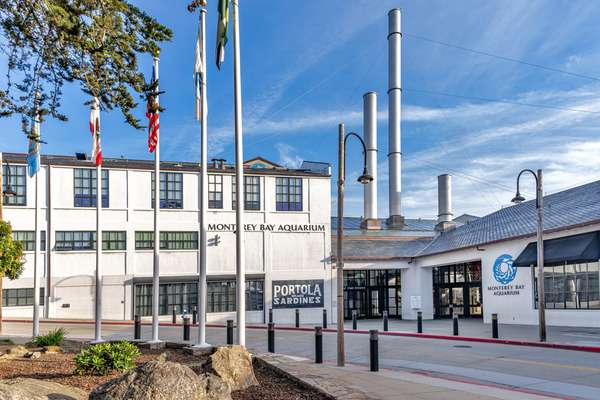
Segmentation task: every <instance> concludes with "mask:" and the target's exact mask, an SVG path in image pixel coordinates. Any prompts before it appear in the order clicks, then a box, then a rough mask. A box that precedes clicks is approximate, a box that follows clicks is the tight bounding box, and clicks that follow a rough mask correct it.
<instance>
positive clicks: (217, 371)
mask: <svg viewBox="0 0 600 400" xmlns="http://www.w3.org/2000/svg"><path fill="white" fill-rule="evenodd" d="M203 367H204V371H205V372H208V373H211V374H214V375H216V376H218V377H220V378H221V379H223V380H224V381H225V382H227V383H228V384H229V386H230V387H231V391H235V390H244V389H247V388H249V387H251V386H255V385H258V381H257V380H256V377H255V376H254V368H253V367H252V357H250V353H248V350H246V347H244V346H230V347H219V348H218V349H217V351H215V352H214V354H213V355H211V356H210V357H209V359H208V360H206V362H205V363H204V365H203Z"/></svg>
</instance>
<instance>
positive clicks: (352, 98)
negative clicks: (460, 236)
mask: <svg viewBox="0 0 600 400" xmlns="http://www.w3.org/2000/svg"><path fill="white" fill-rule="evenodd" d="M239 1H240V18H241V22H240V32H241V40H240V44H241V46H240V47H241V61H242V99H243V100H242V107H243V132H244V145H245V148H244V159H250V158H253V157H255V156H261V157H263V158H266V159H269V160H271V161H274V162H276V163H279V164H281V165H284V166H286V167H290V168H295V167H299V166H300V163H301V162H302V160H311V161H323V162H328V163H331V167H332V180H331V181H332V187H331V193H332V202H333V204H332V215H335V213H336V204H335V199H336V195H337V188H336V186H335V184H336V181H337V151H338V149H337V130H338V124H339V123H344V124H345V126H346V131H347V132H350V131H354V132H358V133H360V134H361V135H362V129H363V128H362V108H363V104H362V97H363V94H364V93H366V92H369V91H375V92H377V93H378V144H379V156H378V164H379V170H378V174H379V182H378V196H379V204H378V213H379V217H387V216H388V202H387V198H388V182H387V176H388V166H387V165H388V162H387V156H386V155H387V150H388V146H387V135H388V125H387V106H388V101H387V89H388V84H387V60H388V49H387V40H386V37H387V32H388V25H387V24H388V16H387V15H388V12H389V10H391V9H393V8H401V9H402V33H403V38H402V89H403V93H402V153H403V156H402V157H403V158H402V214H403V215H404V216H406V217H408V218H419V217H421V218H435V217H436V215H437V176H438V175H440V174H443V173H450V174H452V175H453V178H452V179H453V180H452V185H453V212H454V215H455V216H458V215H460V214H463V213H469V214H475V215H485V214H488V213H490V212H493V211H495V210H497V209H499V208H501V207H506V206H508V205H510V199H511V198H512V197H513V196H514V191H515V186H516V177H517V175H518V173H519V172H520V171H521V170H522V169H524V168H530V169H533V170H537V169H539V168H542V169H543V171H544V190H545V192H546V193H554V192H556V191H559V190H563V189H566V188H570V187H573V186H576V185H579V184H583V183H587V182H591V181H594V180H597V179H599V178H600V161H599V157H598V155H599V154H600V135H598V128H597V127H598V125H599V123H600V96H599V95H600V70H599V67H598V66H599V65H600V42H599V41H598V37H600V25H599V24H598V21H599V20H600V3H598V2H591V1H579V0H574V1H557V0H546V1H536V0H533V1H498V0H497V1H493V2H486V1H475V0H456V1H441V0H437V1H430V0H419V1H414V0H413V1H388V0H377V1H372V0H370V1H360V0H352V1H347V0H346V1H343V0H330V1H326V2H324V1H315V0H306V1H303V2H295V1H266V0H239ZM134 3H135V4H137V5H138V6H140V7H141V8H143V9H144V10H145V11H147V12H148V14H150V15H151V16H153V17H155V18H157V19H158V20H159V21H160V22H161V23H163V24H164V25H167V26H168V27H170V28H171V29H173V32H174V36H173V41H172V42H171V43H166V44H165V45H164V47H163V52H162V54H161V57H160V83H161V90H164V91H165V92H166V93H165V94H164V95H163V96H161V99H160V102H161V105H162V106H163V107H165V108H166V111H165V113H164V114H162V115H161V117H160V126H161V130H160V132H161V159H162V160H165V161H190V162H194V161H197V162H200V154H199V142H200V125H199V123H198V122H197V121H196V120H195V119H194V87H193V79H192V72H193V63H194V50H195V41H196V32H197V22H198V15H199V12H196V13H194V14H190V13H189V12H188V11H187V10H186V8H185V4H187V2H185V1H177V2H165V1H157V0H151V1H150V0H146V1H134ZM208 3H209V4H208V7H207V9H208V14H207V59H208V71H207V94H208V147H209V158H212V157H215V156H216V157H219V158H221V157H222V158H225V159H227V162H233V161H234V150H233V143H234V129H233V127H234V121H233V56H232V50H233V42H232V40H231V39H232V36H233V35H232V34H230V42H229V43H228V45H227V47H226V56H225V61H224V63H223V64H222V66H221V71H218V70H217V68H216V66H215V63H214V44H215V32H216V26H217V14H216V3H217V2H216V0H208ZM436 42H439V43H436ZM448 45H451V46H448ZM452 46H455V47H452ZM457 47H460V48H463V49H460V48H457ZM464 49H470V50H476V51H478V52H479V53H477V52H473V51H467V50H464ZM482 53H486V54H491V55H495V56H498V57H503V58H504V59H503V58H498V57H491V56H489V55H486V54H482ZM506 58H508V59H513V60H521V61H524V62H526V63H529V64H534V65H537V66H543V67H547V68H551V69H555V70H560V71H566V72H569V74H567V73H562V72H556V71H553V70H550V69H545V68H540V67H536V66H533V65H527V64H524V63H517V62H513V61H509V60H507V59H506ZM140 62H141V66H142V69H143V71H144V72H146V73H147V75H148V76H149V75H150V72H151V60H150V58H149V57H148V58H143V59H141V60H140ZM5 68H6V65H5V62H2V63H0V85H1V86H5V84H6V78H5V76H6V71H5ZM574 74H577V75H582V76H577V75H574ZM483 99H490V100H498V101H501V102H491V101H486V100H483ZM86 100H89V99H87V98H85V97H84V95H83V94H81V93H80V92H79V89H78V88H77V87H76V86H70V87H66V88H65V90H64V98H63V101H62V106H63V112H66V113H67V114H68V117H69V122H66V123H65V122H59V121H55V120H49V121H47V122H45V123H44V124H42V127H41V133H42V138H43V140H45V141H46V142H47V143H48V144H46V145H43V146H42V148H41V151H42V153H43V154H60V155H73V154H74V153H75V152H86V153H88V154H90V152H91V135H90V133H89V129H88V122H87V121H88V117H89V108H88V107H86V106H84V105H83V102H84V101H86ZM515 103H521V104H515ZM523 104H532V105H537V107H534V106H526V105H523ZM539 106H542V107H539ZM144 109H145V106H144V105H140V107H139V112H138V115H139V118H142V119H143V121H144V122H145V121H146V119H145V117H144V111H145V110H144ZM573 110H578V111H573ZM101 125H102V152H103V156H104V157H105V158H119V157H120V156H125V157H126V158H132V159H153V155H152V154H150V153H148V151H147V133H146V132H145V131H136V130H135V129H133V128H131V127H129V126H128V125H126V124H125V123H124V122H123V117H122V115H121V114H120V112H119V111H112V112H110V113H106V112H103V113H102V115H101ZM20 129H21V128H20V119H19V118H18V117H14V118H10V119H1V120H0V131H1V132H2V134H1V135H0V150H1V151H4V152H19V153H23V152H25V151H26V148H27V140H26V138H25V137H24V136H21V133H20ZM349 143H350V144H349V146H348V149H347V151H348V156H347V161H346V168H347V175H348V176H347V182H348V183H347V185H346V200H345V215H347V216H361V215H362V214H363V208H362V187H361V185H360V184H358V183H357V182H356V181H355V179H354V178H355V177H357V176H358V175H359V174H360V173H361V172H362V170H361V167H360V166H361V163H362V154H361V149H360V148H359V145H358V144H356V143H354V144H352V142H349ZM521 187H522V192H524V195H525V196H526V197H528V198H531V197H532V196H533V195H534V193H535V191H534V188H535V184H534V181H533V177H531V176H523V178H522V181H521Z"/></svg>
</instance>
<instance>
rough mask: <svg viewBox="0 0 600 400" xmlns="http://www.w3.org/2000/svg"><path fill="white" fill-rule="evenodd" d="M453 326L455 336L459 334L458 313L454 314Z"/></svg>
mask: <svg viewBox="0 0 600 400" xmlns="http://www.w3.org/2000/svg"><path fill="white" fill-rule="evenodd" d="M452 327H453V334H454V336H458V313H453V314H452Z"/></svg>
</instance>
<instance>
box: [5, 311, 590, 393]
mask: <svg viewBox="0 0 600 400" xmlns="http://www.w3.org/2000/svg"><path fill="white" fill-rule="evenodd" d="M57 326H62V327H64V328H66V329H67V330H68V332H69V337H72V338H81V339H87V340H89V339H92V338H93V337H94V325H93V324H65V323H60V324H56V325H53V324H50V323H44V324H41V326H40V329H41V333H44V332H46V331H48V330H51V329H54V328H55V327H57ZM197 332H198V331H197V328H195V327H192V330H191V338H192V342H195V339H196V338H197ZM3 333H4V335H9V336H30V335H31V324H30V323H13V322H4V331H3ZM159 335H160V336H159V337H160V339H161V340H164V341H170V342H177V341H182V339H183V330H182V327H181V326H160V330H159ZM102 337H103V339H110V340H113V339H133V325H107V324H103V326H102ZM344 337H345V353H346V363H354V364H362V365H365V366H367V367H366V368H368V365H369V362H370V358H369V335H368V334H364V333H350V332H346V333H345V335H344ZM150 338H151V326H149V325H143V326H142V339H148V340H149V339H150ZM206 338H207V342H208V343H210V344H213V345H215V344H223V343H225V342H226V330H225V328H211V327H209V328H207V330H206ZM234 339H235V335H234ZM314 343H315V336H314V332H312V331H305V330H293V329H282V330H280V329H278V330H276V333H275V352H277V353H283V354H288V355H296V356H303V357H314V356H315V350H314V349H315V344H314ZM246 347H247V348H248V349H250V350H251V349H259V350H265V351H266V350H267V330H266V329H247V330H246ZM378 347H379V365H380V368H388V369H393V370H402V371H418V372H424V373H427V374H429V375H434V376H440V377H449V378H454V379H459V380H464V381H469V382H475V383H489V384H493V385H498V386H503V387H510V388H515V389H520V390H525V391H535V392H539V393H546V394H552V395H556V396H562V397H568V398H577V399H600V353H592V352H586V351H574V350H561V349H551V348H543V347H533V346H515V345H506V344H497V343H484V342H468V341H458V340H441V339H430V338H415V337H403V336H387V335H380V336H379V342H378ZM323 349H324V354H323V358H324V359H326V360H333V361H335V360H337V335H336V333H335V332H325V333H324V334H323Z"/></svg>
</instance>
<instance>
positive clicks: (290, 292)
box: [273, 279, 325, 308]
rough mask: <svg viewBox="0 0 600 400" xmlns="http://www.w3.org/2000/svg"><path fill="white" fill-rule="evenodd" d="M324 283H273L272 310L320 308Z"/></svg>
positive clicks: (315, 281)
mask: <svg viewBox="0 0 600 400" xmlns="http://www.w3.org/2000/svg"><path fill="white" fill-rule="evenodd" d="M323 287H324V281H323V280H322V279H320V280H311V281H273V308H312V307H314V308H322V307H323V306H324V304H325V302H324V300H323Z"/></svg>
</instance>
